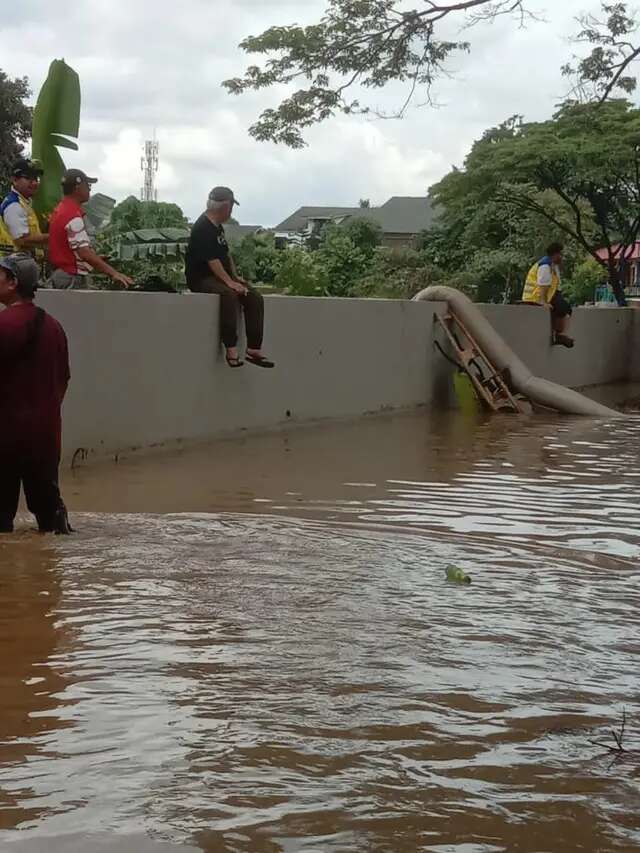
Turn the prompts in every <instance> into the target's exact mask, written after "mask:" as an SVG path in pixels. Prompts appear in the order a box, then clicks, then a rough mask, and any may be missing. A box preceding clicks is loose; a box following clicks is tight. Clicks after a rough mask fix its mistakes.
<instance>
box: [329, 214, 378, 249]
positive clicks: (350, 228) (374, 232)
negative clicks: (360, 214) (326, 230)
mask: <svg viewBox="0 0 640 853" xmlns="http://www.w3.org/2000/svg"><path fill="white" fill-rule="evenodd" d="M339 227H340V229H341V231H342V233H343V234H345V235H346V236H347V237H348V238H349V239H350V240H351V242H352V243H353V244H354V246H355V247H356V248H357V249H359V250H360V251H361V252H362V253H363V254H364V255H365V256H366V257H367V258H371V256H372V255H373V253H374V250H375V249H376V248H377V247H378V246H379V245H380V244H381V243H382V228H381V227H380V225H378V223H377V222H372V221H371V220H370V219H359V218H351V219H347V221H346V222H345V223H344V225H341V226H339Z"/></svg>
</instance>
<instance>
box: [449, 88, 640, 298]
mask: <svg viewBox="0 0 640 853" xmlns="http://www.w3.org/2000/svg"><path fill="white" fill-rule="evenodd" d="M432 197H433V198H434V200H435V201H436V203H438V204H439V205H442V206H443V207H444V208H445V209H447V208H448V209H449V213H445V223H447V222H450V221H451V219H453V221H454V222H457V223H458V224H457V227H458V229H460V226H461V223H465V227H466V226H467V225H468V223H469V221H470V220H471V219H472V218H473V217H474V216H476V215H480V216H482V215H484V214H483V212H484V211H485V210H486V207H485V205H486V203H487V202H488V201H493V202H495V203H497V205H498V209H499V210H502V211H503V215H504V216H505V225H506V223H507V222H509V221H510V219H509V218H507V212H508V211H515V212H516V213H519V214H520V215H521V216H531V215H533V216H535V217H537V218H538V220H545V221H546V223H547V226H549V225H551V226H553V230H554V231H555V237H556V238H557V237H559V236H563V235H564V237H565V238H567V239H568V240H569V241H570V242H572V243H573V244H574V245H576V246H579V247H581V249H582V250H583V251H584V252H585V253H586V254H588V255H591V256H592V257H593V258H594V260H596V261H597V262H598V263H601V264H603V265H604V266H605V267H606V269H607V271H608V276H609V282H610V284H611V287H612V288H613V290H614V293H615V294H616V297H617V299H618V302H619V303H620V304H624V302H625V300H624V291H623V287H622V282H621V280H620V274H619V267H618V263H619V259H620V257H621V255H622V252H623V251H624V250H625V249H626V247H629V246H630V245H632V244H633V243H634V242H635V241H636V239H637V236H638V233H639V231H640V110H638V109H636V108H634V107H633V106H632V105H631V104H629V103H628V102H626V101H620V100H614V101H608V102H606V103H602V104H596V103H587V104H576V103H572V104H566V105H565V106H563V107H561V109H560V110H559V111H558V112H557V113H556V115H555V116H554V118H553V119H550V120H549V121H545V122H535V123H529V124H525V123H523V122H522V121H521V120H520V119H518V118H515V119H512V120H510V121H509V122H507V123H505V124H504V125H501V126H500V127H499V128H493V129H492V130H490V131H488V132H487V133H486V134H485V135H484V137H483V138H482V139H481V140H480V141H479V142H478V143H476V144H475V145H474V146H473V149H472V151H471V153H470V154H469V156H468V157H467V160H466V161H465V164H464V168H463V169H461V170H457V171H454V173H452V174H451V175H450V176H447V178H446V179H445V181H443V182H441V183H440V184H439V185H437V186H436V187H434V188H433V190H432ZM463 206H466V207H467V212H466V214H463V213H461V209H462V207H463ZM451 210H453V212H454V214H455V213H457V214H458V215H457V216H456V215H454V216H453V217H452V216H451V215H449V214H450V212H451ZM509 216H510V215H509ZM511 219H512V218H511ZM491 227H492V228H495V229H496V233H497V234H500V233H502V232H503V231H504V226H503V224H502V223H500V222H499V221H497V222H496V221H493V223H492V226H491ZM452 236H456V234H455V231H454V233H453V235H452ZM457 236H460V234H458V235H457ZM494 236H495V235H494ZM598 248H604V249H605V250H606V252H605V255H606V257H605V260H602V259H601V258H600V257H599V255H598V254H597V249H598Z"/></svg>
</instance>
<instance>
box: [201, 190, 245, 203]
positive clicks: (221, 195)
mask: <svg viewBox="0 0 640 853" xmlns="http://www.w3.org/2000/svg"><path fill="white" fill-rule="evenodd" d="M209 201H218V202H222V201H230V202H231V203H232V204H240V202H239V201H238V199H237V198H236V197H235V196H234V194H233V190H230V189H229V187H214V188H213V189H212V190H211V192H210V193H209Z"/></svg>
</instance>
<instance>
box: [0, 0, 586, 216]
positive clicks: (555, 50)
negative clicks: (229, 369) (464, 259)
mask: <svg viewBox="0 0 640 853" xmlns="http://www.w3.org/2000/svg"><path fill="white" fill-rule="evenodd" d="M415 2H419V0H414V3H415ZM410 5H411V4H410ZM531 5H532V6H534V7H535V8H536V10H537V11H543V6H544V4H543V2H542V0H531ZM598 6H599V3H598V2H597V0H563V3H562V4H560V3H556V4H554V5H553V6H551V4H550V3H549V2H547V10H546V18H547V21H545V22H540V23H533V22H532V23H530V24H529V25H528V26H527V28H526V29H523V30H519V29H518V28H517V26H516V25H515V24H514V22H513V20H508V19H506V18H505V19H501V20H499V21H497V22H495V23H494V24H493V25H490V26H488V25H487V26H480V27H476V28H474V29H473V30H471V31H470V32H468V33H465V34H464V38H469V39H470V40H471V41H472V43H473V50H472V53H471V55H470V56H466V55H461V56H459V57H457V58H456V60H455V63H454V69H453V70H455V72H456V73H455V75H454V76H453V77H452V79H448V80H447V79H445V80H443V81H442V82H441V84H440V85H439V87H438V88H437V95H438V100H439V101H440V102H441V103H442V106H441V107H440V108H438V109H432V108H424V109H413V110H411V111H410V112H409V114H408V116H407V118H406V119H405V120H404V121H402V122H397V121H377V122H371V121H368V120H365V119H362V118H361V119H358V118H346V117H340V118H337V119H335V120H333V121H330V122H328V123H326V124H325V125H323V126H320V127H317V128H314V129H312V130H311V131H310V132H309V133H308V135H307V138H308V142H309V147H308V148H307V149H305V150H303V151H296V152H294V151H289V150H287V149H284V148H280V147H276V146H273V145H270V144H262V143H258V142H256V141H255V140H253V139H252V138H251V137H250V136H249V135H248V127H249V126H250V124H251V123H252V121H253V120H255V118H256V117H257V115H258V113H259V112H260V111H261V110H262V109H264V107H265V106H268V105H271V104H274V103H275V102H276V101H277V93H273V92H261V93H259V94H258V93H252V94H251V95H247V96H243V97H241V98H234V97H232V96H230V95H228V94H227V93H226V91H224V90H223V89H222V88H221V86H220V83H221V81H222V80H223V79H225V78H227V77H229V76H233V75H236V74H240V73H241V72H242V70H243V68H244V67H245V65H246V63H247V57H246V56H245V55H244V54H243V53H242V51H240V50H239V49H238V47H237V45H238V43H239V42H240V41H241V40H242V38H244V37H245V36H247V35H249V34H256V33H259V32H261V31H262V30H263V29H264V28H265V27H267V26H269V25H271V24H283V23H291V22H299V23H304V22H308V21H311V20H314V18H315V17H316V16H317V14H318V12H319V11H321V10H322V9H323V8H324V7H325V2H324V0H305V2H304V3H303V4H302V3H300V2H299V0H272V2H270V3H264V2H263V0H183V2H182V3H175V0H156V2H151V0H84V2H83V3H81V4H72V5H68V6H66V7H65V8H64V13H61V12H60V7H59V6H55V5H52V4H51V3H50V2H49V0H23V3H22V4H20V6H19V7H16V6H15V5H14V6H13V7H12V9H11V11H9V12H7V11H5V12H4V14H3V16H2V23H0V34H1V35H2V41H3V43H4V44H5V45H7V44H12V45H18V46H19V47H20V49H19V50H11V51H7V52H6V55H3V57H2V62H1V67H2V68H3V70H4V71H6V72H7V73H10V74H12V75H20V76H23V75H27V76H28V77H29V78H30V80H31V83H32V85H33V87H34V89H37V88H38V87H39V86H40V85H41V83H42V81H43V79H44V77H45V75H46V70H47V67H48V64H49V62H50V60H51V59H53V58H55V57H64V58H65V59H66V60H67V62H69V64H71V65H72V66H73V67H75V68H76V69H77V70H78V72H79V74H80V77H81V83H82V88H83V113H82V126H81V137H80V151H79V152H77V153H73V154H67V153H66V152H65V157H66V160H67V162H68V164H69V165H74V166H80V167H82V168H84V169H85V170H86V171H87V172H93V173H96V174H97V175H98V176H99V177H100V189H101V191H103V192H106V193H108V194H111V195H113V196H115V197H117V198H118V199H121V198H124V197H125V196H127V195H129V194H131V193H133V194H138V193H139V189H140V185H141V173H140V156H141V149H142V143H143V140H144V139H145V138H148V137H149V136H150V135H151V134H152V133H153V131H154V129H155V130H156V133H157V138H158V140H159V142H160V159H161V165H160V171H159V173H158V188H159V195H160V197H161V198H163V199H165V200H170V201H176V202H177V203H179V204H180V205H182V207H183V208H184V209H185V212H186V213H187V214H188V215H189V216H192V217H193V216H196V215H197V214H198V213H199V211H200V210H201V208H202V205H203V200H204V198H205V196H206V193H207V191H208V190H209V189H210V188H211V186H213V185H214V184H218V183H225V184H229V185H232V186H233V187H234V188H235V189H236V191H237V194H238V197H239V198H240V200H241V202H242V206H241V208H240V216H241V220H242V221H244V222H247V223H249V222H251V223H261V224H274V223H275V222H277V221H279V220H280V219H282V218H284V216H286V215H287V214H289V213H290V212H291V211H292V210H293V209H295V208H296V207H298V206H300V205H302V204H323V203H325V204H355V203H357V201H358V199H359V198H361V197H370V198H371V199H372V201H374V202H383V201H385V200H386V198H388V197H389V196H390V195H393V194H412V195H418V194H421V193H423V192H425V191H426V188H427V186H429V185H430V184H431V183H433V182H434V181H436V180H438V179H439V178H440V177H441V176H442V175H443V174H444V173H445V172H446V171H447V170H448V169H449V168H450V166H451V165H452V164H459V163H460V162H461V161H462V159H463V157H464V155H465V153H466V151H467V150H468V149H469V147H470V145H471V143H472V142H473V140H474V139H475V138H477V137H478V136H479V134H481V133H482V131H483V130H485V129H486V128H487V127H489V126H491V125H494V124H497V123H498V122H500V121H502V120H504V119H505V118H507V117H508V116H510V115H512V114H514V113H523V114H525V115H526V116H527V117H529V118H533V119H536V118H543V117H545V116H546V115H549V114H550V113H551V112H552V110H553V107H554V104H555V102H556V100H557V99H558V97H559V96H560V95H561V94H562V93H563V86H565V84H564V82H563V81H562V79H561V77H560V73H559V67H560V65H561V64H562V62H563V61H565V60H566V58H567V56H568V54H569V53H570V51H571V48H570V45H569V44H568V43H567V36H568V35H569V34H570V33H571V32H572V31H573V30H574V29H575V25H574V23H573V18H574V17H575V15H576V14H578V13H579V12H580V11H581V10H583V9H584V8H585V7H586V8H592V9H596V8H597V7H598ZM450 35H451V36H452V37H455V36H456V33H455V32H454V31H451V32H450ZM401 98H402V93H401V90H400V89H399V88H398V87H391V88H390V89H388V90H386V91H384V92H381V93H379V95H378V96H377V100H378V102H379V105H380V106H381V107H387V108H389V107H393V106H394V105H397V104H398V103H399V102H400V100H401Z"/></svg>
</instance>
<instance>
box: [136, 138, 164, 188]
mask: <svg viewBox="0 0 640 853" xmlns="http://www.w3.org/2000/svg"><path fill="white" fill-rule="evenodd" d="M159 155H160V146H159V144H158V142H157V141H156V136H155V133H154V135H153V139H147V141H146V142H145V144H144V155H143V156H142V158H141V159H140V168H141V170H142V173H143V174H144V184H143V186H142V189H141V190H140V199H141V200H142V201H158V190H157V189H156V174H157V172H158V163H159V162H160V156H159Z"/></svg>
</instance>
